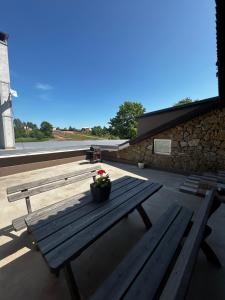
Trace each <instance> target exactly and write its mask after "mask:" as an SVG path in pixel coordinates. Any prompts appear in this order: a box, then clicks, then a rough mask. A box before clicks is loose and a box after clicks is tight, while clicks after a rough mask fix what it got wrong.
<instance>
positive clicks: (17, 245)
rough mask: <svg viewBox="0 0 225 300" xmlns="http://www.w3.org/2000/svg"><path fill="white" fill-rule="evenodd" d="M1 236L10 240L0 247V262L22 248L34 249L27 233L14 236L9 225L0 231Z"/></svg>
mask: <svg viewBox="0 0 225 300" xmlns="http://www.w3.org/2000/svg"><path fill="white" fill-rule="evenodd" d="M2 236H5V237H9V238H11V240H10V241H8V242H6V243H4V244H3V245H1V248H0V249H1V250H0V261H1V260H3V259H4V258H6V257H8V256H10V255H12V254H14V253H16V252H17V251H19V250H20V249H22V248H24V247H27V248H29V249H33V248H34V245H33V242H32V239H31V236H30V235H29V234H28V233H27V231H24V232H22V233H21V234H20V235H16V234H15V231H14V229H13V227H12V226H11V225H9V226H6V227H4V228H2V229H0V237H2Z"/></svg>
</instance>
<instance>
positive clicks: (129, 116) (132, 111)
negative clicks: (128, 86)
mask: <svg viewBox="0 0 225 300" xmlns="http://www.w3.org/2000/svg"><path fill="white" fill-rule="evenodd" d="M144 112H145V108H144V107H143V105H142V104H141V103H139V102H131V101H125V102H124V103H123V104H122V105H120V107H119V111H118V112H117V113H116V116H115V117H114V118H112V119H110V122H109V124H110V127H109V130H110V133H111V134H113V135H115V136H118V137H119V138H122V139H131V138H134V137H135V136H136V134H137V120H136V118H137V117H138V116H140V115H141V114H143V113H144Z"/></svg>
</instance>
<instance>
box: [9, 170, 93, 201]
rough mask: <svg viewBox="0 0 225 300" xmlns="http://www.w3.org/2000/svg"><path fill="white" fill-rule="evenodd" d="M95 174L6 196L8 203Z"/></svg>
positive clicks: (91, 175)
mask: <svg viewBox="0 0 225 300" xmlns="http://www.w3.org/2000/svg"><path fill="white" fill-rule="evenodd" d="M96 174H97V173H96V172H92V173H87V174H84V175H79V176H76V177H74V178H69V179H68V180H66V181H60V182H54V183H51V184H48V185H44V186H41V187H38V188H34V189H31V190H28V191H25V192H21V193H18V194H12V195H10V196H8V201H9V202H13V201H17V200H20V199H23V198H25V197H29V196H34V195H37V194H40V193H44V192H47V191H50V190H53V189H56V188H58V187H62V186H66V185H68V184H71V183H75V182H78V181H80V180H84V179H88V178H91V177H93V176H95V175H96Z"/></svg>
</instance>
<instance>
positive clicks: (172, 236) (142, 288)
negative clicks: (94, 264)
mask: <svg viewBox="0 0 225 300" xmlns="http://www.w3.org/2000/svg"><path fill="white" fill-rule="evenodd" d="M191 216H192V212H191V211H189V210H188V209H186V208H182V207H181V206H178V205H177V204H174V205H172V206H171V207H170V208H169V209H168V210H167V211H166V212H165V213H164V214H163V215H162V216H161V217H160V218H159V220H158V221H157V222H156V224H154V225H153V227H152V228H151V230H149V231H148V232H147V233H146V234H145V235H144V236H143V238H142V239H141V240H140V241H139V242H138V243H137V244H136V245H135V247H134V248H133V249H132V250H131V251H130V253H129V254H128V255H127V256H126V257H125V259H124V260H123V261H122V262H121V263H120V265H119V266H118V267H117V268H116V270H115V271H114V272H113V273H112V275H111V276H110V277H109V278H108V279H107V280H106V281H105V282H104V283H103V285H102V287H100V289H99V290H98V291H97V292H96V294H95V295H94V296H93V297H92V298H91V299H92V300H103V299H107V300H119V299H153V298H154V296H155V295H156V293H157V290H158V288H159V286H160V284H161V282H162V279H163V277H164V275H165V273H166V270H167V269H168V267H169V264H170V262H171V260H172V258H173V256H174V253H175V252H176V250H177V247H178V246H179V244H180V241H181V239H182V237H183V235H184V232H185V230H186V228H187V226H188V223H189V221H190V219H191Z"/></svg>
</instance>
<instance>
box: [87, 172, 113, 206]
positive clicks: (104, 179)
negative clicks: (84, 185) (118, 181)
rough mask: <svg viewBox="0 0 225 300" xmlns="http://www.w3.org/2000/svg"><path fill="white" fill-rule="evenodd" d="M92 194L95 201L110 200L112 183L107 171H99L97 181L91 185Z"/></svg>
mask: <svg viewBox="0 0 225 300" xmlns="http://www.w3.org/2000/svg"><path fill="white" fill-rule="evenodd" d="M90 188H91V194H92V198H93V200H94V201H97V202H101V201H105V200H107V199H108V198H109V195H110V192H111V181H110V178H109V175H108V174H106V172H105V170H102V169H100V170H98V172H97V176H96V178H95V181H94V182H93V183H91V184H90Z"/></svg>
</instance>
